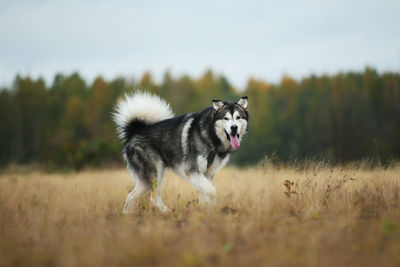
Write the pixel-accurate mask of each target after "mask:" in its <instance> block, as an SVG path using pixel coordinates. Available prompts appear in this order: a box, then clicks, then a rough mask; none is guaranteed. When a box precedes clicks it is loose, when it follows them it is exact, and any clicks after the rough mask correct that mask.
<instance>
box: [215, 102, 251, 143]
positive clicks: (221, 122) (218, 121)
mask: <svg viewBox="0 0 400 267" xmlns="http://www.w3.org/2000/svg"><path fill="white" fill-rule="evenodd" d="M213 112H214V122H215V131H216V133H217V136H218V138H219V139H220V140H221V142H222V144H224V146H225V147H226V148H229V149H230V150H236V149H238V148H239V147H240V141H241V140H242V138H243V136H244V135H245V134H246V133H247V129H248V122H249V113H248V111H247V96H244V97H242V98H240V99H239V100H238V101H236V102H224V101H221V100H213Z"/></svg>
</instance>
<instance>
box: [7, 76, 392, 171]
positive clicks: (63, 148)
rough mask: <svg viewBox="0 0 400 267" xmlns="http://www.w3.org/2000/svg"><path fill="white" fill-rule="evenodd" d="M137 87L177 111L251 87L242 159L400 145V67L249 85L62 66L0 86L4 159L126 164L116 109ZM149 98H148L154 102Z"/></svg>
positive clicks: (236, 160)
mask: <svg viewBox="0 0 400 267" xmlns="http://www.w3.org/2000/svg"><path fill="white" fill-rule="evenodd" d="M137 88H141V89H143V90H147V91H150V92H152V93H156V94H158V95H160V96H161V97H163V98H165V99H166V100H168V101H169V102H170V103H171V105H172V107H173V110H174V111H175V114H177V115H178V114H182V113H186V112H193V111H201V110H202V109H204V108H206V107H208V106H210V105H211V100H212V99H223V100H236V99H237V98H239V97H240V96H242V95H247V96H248V97H249V111H250V129H249V133H248V135H247V137H246V138H245V140H244V141H243V144H242V146H241V147H240V149H239V151H238V152H237V153H235V155H234V156H233V157H232V163H233V164H236V165H251V164H257V163H259V162H262V161H263V160H265V158H266V157H267V158H268V159H271V160H272V162H275V163H276V164H281V163H287V162H293V161H303V160H310V159H311V160H324V161H327V162H330V163H332V164H344V163H347V162H351V161H356V160H361V159H366V158H368V159H370V160H372V161H374V162H377V163H382V164H386V163H388V162H390V161H392V160H397V159H398V157H399V155H400V74H399V73H383V74H380V73H378V72H377V71H375V70H374V69H371V68H366V69H365V70H364V71H363V72H347V73H338V74H336V75H321V76H314V75H312V76H309V77H305V78H303V79H301V80H294V79H292V78H290V77H288V76H285V77H283V78H282V79H281V82H280V83H279V84H269V83H267V82H264V81H262V80H257V79H254V78H250V79H249V80H248V83H247V86H246V88H245V90H244V91H238V90H237V89H235V88H234V87H233V86H231V84H230V83H229V81H228V80H227V79H226V78H225V77H224V76H222V75H217V74H215V73H213V72H212V71H211V70H209V71H206V72H205V73H204V75H203V76H201V77H199V78H196V79H194V78H191V77H189V76H182V77H178V78H176V77H172V76H171V74H170V73H169V72H166V73H165V75H164V79H163V81H162V82H161V83H156V82H155V81H154V80H153V78H152V76H151V74H150V73H145V74H144V75H143V76H142V77H141V79H138V80H137V81H136V80H128V79H126V78H116V79H114V80H111V81H107V80H105V79H103V78H102V77H98V78H96V79H95V80H94V82H93V83H92V84H88V83H87V82H86V81H85V80H84V79H83V78H82V77H81V76H80V75H79V74H78V73H74V74H72V75H62V74H59V75H56V77H55V78H54V81H53V82H52V84H50V85H49V84H46V83H45V81H44V80H43V79H41V78H39V79H32V78H31V77H21V76H17V77H16V78H15V81H14V83H13V85H12V86H10V87H9V88H1V90H0V120H1V127H0V148H1V149H0V165H1V167H6V166H8V165H9V164H38V165H40V166H44V167H46V168H48V169H49V170H56V169H81V168H84V167H91V166H92V167H98V166H101V167H110V166H122V164H123V162H122V158H121V147H122V146H121V144H120V142H119V140H118V138H117V133H116V130H115V125H114V123H113V121H112V118H111V112H112V109H113V105H114V104H115V102H116V100H117V99H118V98H119V97H120V96H121V95H123V94H124V93H125V92H130V91H132V90H134V89H137ZM149 108H151V107H149Z"/></svg>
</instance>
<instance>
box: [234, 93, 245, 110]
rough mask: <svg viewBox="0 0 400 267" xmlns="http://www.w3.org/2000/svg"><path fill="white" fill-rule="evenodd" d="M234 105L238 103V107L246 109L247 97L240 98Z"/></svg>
mask: <svg viewBox="0 0 400 267" xmlns="http://www.w3.org/2000/svg"><path fill="white" fill-rule="evenodd" d="M236 103H238V104H239V105H240V106H242V107H243V108H244V109H247V104H248V99H247V96H243V97H242V98H240V99H239V100H238V101H237V102H236Z"/></svg>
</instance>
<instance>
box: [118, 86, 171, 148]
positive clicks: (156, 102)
mask: <svg viewBox="0 0 400 267" xmlns="http://www.w3.org/2000/svg"><path fill="white" fill-rule="evenodd" d="M173 116H174V113H173V112H172V109H171V107H170V105H169V104H168V103H167V102H166V101H165V100H163V99H162V98H160V97H159V96H157V95H153V94H150V93H147V92H142V91H135V92H133V93H130V94H126V95H125V96H124V97H122V98H121V99H120V100H119V101H118V102H117V104H116V105H115V108H114V113H113V119H114V121H115V123H116V124H117V130H118V134H119V138H121V140H123V142H127V141H128V140H129V139H130V138H131V137H132V136H133V135H134V134H135V132H136V131H137V130H139V129H140V128H143V127H146V126H148V125H151V124H154V123H156V122H159V121H162V120H166V119H169V118H172V117H173Z"/></svg>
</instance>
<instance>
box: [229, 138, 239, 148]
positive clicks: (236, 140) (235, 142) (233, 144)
mask: <svg viewBox="0 0 400 267" xmlns="http://www.w3.org/2000/svg"><path fill="white" fill-rule="evenodd" d="M230 139H231V141H230V142H231V147H233V148H235V149H236V148H239V147H240V142H239V138H238V136H237V135H235V136H233V135H231V136H230Z"/></svg>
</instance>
